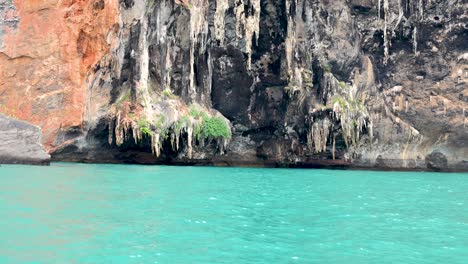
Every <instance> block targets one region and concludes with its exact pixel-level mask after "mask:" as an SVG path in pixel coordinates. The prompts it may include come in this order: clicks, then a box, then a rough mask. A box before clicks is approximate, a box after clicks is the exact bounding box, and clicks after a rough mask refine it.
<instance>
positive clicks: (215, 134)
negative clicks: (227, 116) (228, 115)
mask: <svg viewBox="0 0 468 264" xmlns="http://www.w3.org/2000/svg"><path fill="white" fill-rule="evenodd" d="M201 134H203V137H205V138H231V129H230V128H229V126H228V124H226V122H225V121H224V119H222V118H221V117H208V116H204V117H203V126H202V128H201Z"/></svg>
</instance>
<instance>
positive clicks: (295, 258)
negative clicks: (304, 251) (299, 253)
mask: <svg viewBox="0 0 468 264" xmlns="http://www.w3.org/2000/svg"><path fill="white" fill-rule="evenodd" d="M291 259H294V260H297V259H299V257H296V256H294V257H291Z"/></svg>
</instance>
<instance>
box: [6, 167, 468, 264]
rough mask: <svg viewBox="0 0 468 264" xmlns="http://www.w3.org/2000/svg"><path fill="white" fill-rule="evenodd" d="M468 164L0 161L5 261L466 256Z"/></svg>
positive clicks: (426, 259)
mask: <svg viewBox="0 0 468 264" xmlns="http://www.w3.org/2000/svg"><path fill="white" fill-rule="evenodd" d="M467 176H468V174H467V173H433V172H376V171H356V170H353V171H340V170H307V169H294V170H291V169H255V168H219V167H218V168H214V167H175V166H139V165H104V164H101V165H96V164H94V165H93V164H73V163H53V164H52V165H51V166H50V167H36V166H20V165H13V166H11V165H10V166H9V165H4V166H2V167H0V219H1V220H0V263H468V207H467V205H468V194H467V193H466V190H468V178H467Z"/></svg>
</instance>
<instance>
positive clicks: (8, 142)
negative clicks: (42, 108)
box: [0, 114, 50, 165]
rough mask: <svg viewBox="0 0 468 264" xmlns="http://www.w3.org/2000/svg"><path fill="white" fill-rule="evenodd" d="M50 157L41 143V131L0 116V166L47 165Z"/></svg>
mask: <svg viewBox="0 0 468 264" xmlns="http://www.w3.org/2000/svg"><path fill="white" fill-rule="evenodd" d="M49 162H50V155H49V154H47V152H46V151H45V149H44V148H43V147H42V143H41V129H40V128H39V127H37V126H33V125H31V124H28V123H26V122H24V121H19V120H15V119H13V118H9V117H6V116H4V115H2V114H0V164H35V165H47V164H49Z"/></svg>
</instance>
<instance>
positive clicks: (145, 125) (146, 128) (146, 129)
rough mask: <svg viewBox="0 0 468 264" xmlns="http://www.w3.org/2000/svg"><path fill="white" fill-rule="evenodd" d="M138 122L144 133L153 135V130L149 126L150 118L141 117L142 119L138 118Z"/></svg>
mask: <svg viewBox="0 0 468 264" xmlns="http://www.w3.org/2000/svg"><path fill="white" fill-rule="evenodd" d="M136 123H137V125H138V127H139V129H140V131H141V133H142V134H143V135H147V136H151V135H153V131H151V129H150V126H149V125H150V124H149V122H148V120H146V119H144V118H141V119H138V120H136Z"/></svg>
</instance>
